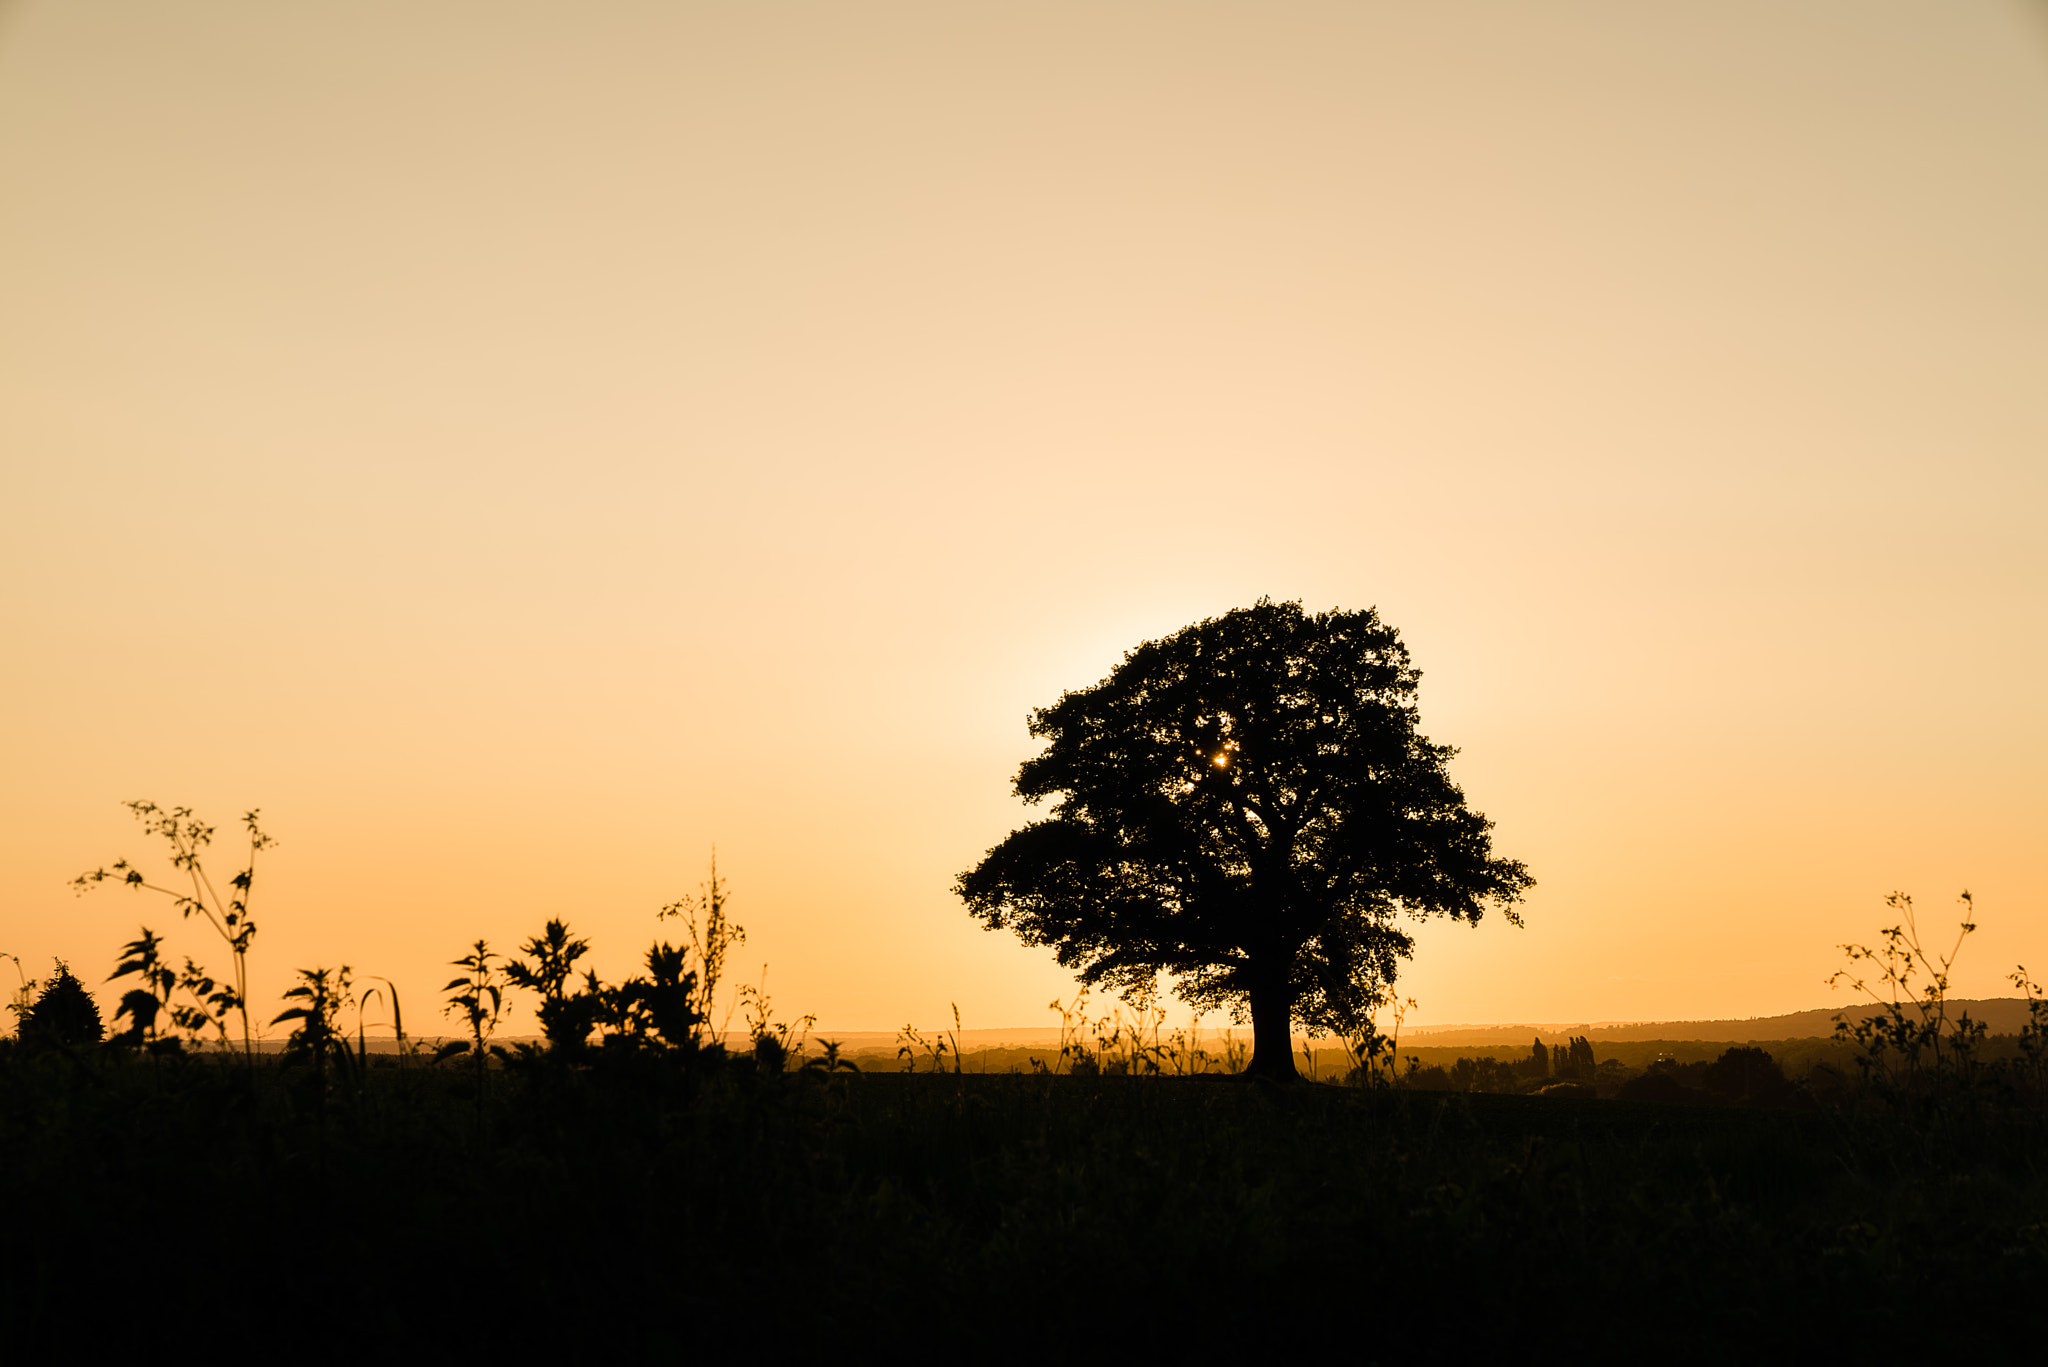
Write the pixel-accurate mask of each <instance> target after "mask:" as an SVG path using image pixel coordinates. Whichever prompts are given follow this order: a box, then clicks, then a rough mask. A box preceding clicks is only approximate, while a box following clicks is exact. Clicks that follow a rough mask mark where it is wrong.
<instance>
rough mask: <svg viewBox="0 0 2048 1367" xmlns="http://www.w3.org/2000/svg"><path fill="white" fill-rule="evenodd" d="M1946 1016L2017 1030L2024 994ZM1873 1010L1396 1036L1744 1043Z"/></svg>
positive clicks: (1488, 1041) (1441, 1040)
mask: <svg viewBox="0 0 2048 1367" xmlns="http://www.w3.org/2000/svg"><path fill="white" fill-rule="evenodd" d="M1948 1011H1949V1015H1950V1017H1951V1018H1953V1017H1955V1016H1958V1015H1960V1014H1962V1013H1963V1012H1965V1011H1967V1012H1969V1015H1970V1019H1971V1020H1978V1021H1983V1022H1984V1023H1985V1024H1986V1025H1987V1026H1989V1027H1990V1029H1991V1033H1992V1034H1994V1035H2017V1034H2018V1033H2019V1032H2020V1029H2021V1027H2022V1026H2024V1025H2025V1024H2026V1023H2027V1001H2026V998H2024V997H1987V998H1973V999H1970V1000H1960V999H1957V1000H1951V1001H1950V1002H1949V1004H1948ZM1876 1014H1877V1008H1875V1007H1870V1006H1865V1007H1861V1008H1854V1007H1841V1006H1822V1007H1816V1008H1815V1009H1813V1010H1811V1011H1794V1012H1792V1013H1791V1014H1790V1015H1785V1016H1754V1017H1751V1018H1750V1019H1748V1020H1711V1021H1628V1022H1621V1021H1595V1022H1590V1023H1582V1024H1578V1025H1558V1024H1545V1025H1537V1024H1528V1025H1453V1026H1445V1027H1443V1028H1442V1029H1436V1030H1428V1029H1424V1030H1408V1031H1403V1032H1402V1035H1401V1039H1402V1042H1403V1043H1404V1044H1406V1043H1413V1044H1426V1045H1430V1046H1432V1047H1439V1048H1445V1047H1450V1048H1455V1047H1467V1046H1473V1045H1494V1044H1528V1043H1529V1042H1530V1041H1531V1040H1532V1039H1541V1040H1543V1041H1544V1042H1545V1043H1546V1044H1548V1043H1552V1042H1554V1041H1556V1040H1560V1039H1566V1038H1569V1037H1570V1036H1573V1035H1584V1036H1585V1037H1586V1038H1587V1039H1589V1040H1591V1041H1593V1042H1594V1043H1596V1044H1597V1043H1599V1042H1600V1041H1602V1040H1607V1041H1611V1042H1614V1043H1622V1042H1625V1041H1629V1040H1715V1041H1724V1042H1726V1043H1729V1044H1748V1043H1751V1042H1752V1041H1755V1040H1787V1039H1818V1038H1822V1037H1824V1036H1827V1035H1832V1034H1833V1033H1834V1032H1835V1017H1836V1016H1837V1015H1843V1016H1846V1017H1847V1018H1849V1019H1858V1018H1861V1017H1864V1016H1871V1015H1876Z"/></svg>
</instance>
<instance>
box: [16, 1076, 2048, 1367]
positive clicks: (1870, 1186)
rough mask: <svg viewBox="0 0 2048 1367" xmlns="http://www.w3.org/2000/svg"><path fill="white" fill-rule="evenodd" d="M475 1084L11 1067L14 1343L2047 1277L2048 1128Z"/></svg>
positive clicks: (438, 1336) (1590, 1346)
mask: <svg viewBox="0 0 2048 1367" xmlns="http://www.w3.org/2000/svg"><path fill="white" fill-rule="evenodd" d="M478 1085H479V1078H478V1075H477V1074H476V1073H475V1072H474V1071H473V1070H471V1069H469V1068H467V1067H466V1066H462V1065H460V1064H459V1063H456V1064H450V1065H444V1066H443V1067H441V1068H438V1069H437V1068H432V1067H429V1066H427V1065H426V1064H425V1061H424V1060H411V1061H409V1066H405V1065H401V1063H400V1061H398V1060H395V1059H394V1060H385V1061H383V1062H382V1064H381V1065H380V1064H379V1063H378V1062H377V1061H373V1062H372V1065H371V1067H370V1068H369V1070H368V1072H367V1073H366V1074H362V1075H359V1076H355V1077H350V1076H348V1075H343V1076H341V1078H340V1080H338V1081H336V1082H334V1083H333V1084H331V1085H330V1086H329V1087H328V1088H326V1089H325V1090H324V1091H323V1089H322V1088H320V1087H319V1086H318V1085H317V1083H316V1081H315V1079H314V1078H313V1077H312V1075H311V1074H310V1072H309V1071H307V1070H303V1069H288V1068H282V1067H278V1066H276V1065H273V1064H268V1063H259V1064H258V1065H257V1066H256V1067H254V1068H253V1069H251V1068H249V1067H247V1066H246V1065H242V1064H240V1063H238V1062H233V1061H224V1060H221V1059H218V1058H211V1059H183V1060H179V1059H170V1060H151V1059H149V1058H147V1057H145V1056H141V1055H138V1054H135V1053H127V1054H116V1053H112V1052H106V1053H100V1054H92V1055H68V1054H62V1053H47V1054H44V1055H41V1056H38V1057H30V1056H27V1055H25V1054H21V1053H17V1052H12V1051H6V1052H0V1201H4V1206H0V1208H4V1209H5V1211H6V1213H7V1217H8V1219H7V1228H8V1233H7V1236H6V1238H5V1239H4V1241H0V1335H4V1336H5V1337H4V1339H0V1341H4V1342H6V1343H9V1344H12V1345H14V1347H15V1348H16V1349H17V1350H19V1349H23V1348H62V1349H64V1350H65V1351H68V1352H73V1353H76V1354H79V1355H81V1356H85V1357H92V1358H97V1357H104V1356H107V1355H109V1354H111V1353H112V1352H115V1351H118V1350H129V1351H137V1352H141V1353H143V1354H146V1355H149V1356H158V1355H161V1354H164V1353H166V1352H169V1351H171V1350H172V1347H173V1345H178V1355H179V1356H185V1355H187V1353H193V1352H197V1353H209V1354H212V1353H218V1354H220V1355H223V1356H227V1357H231V1358H234V1359H237V1360H240V1359H245V1358H248V1357H251V1356H255V1357H260V1358H262V1359H264V1360H273V1359H279V1360H281V1359H292V1360H303V1361H322V1362H324V1361H340V1360H349V1361H355V1360H358V1359H370V1360H376V1359H385V1358H389V1357H390V1356H391V1355H393V1354H403V1355H405V1356H407V1357H411V1356H415V1355H417V1354H419V1353H421V1352H423V1351H428V1350H432V1351H437V1352H447V1353H463V1354H465V1355H467V1354H472V1353H477V1352H482V1351H486V1350H488V1351H490V1352H491V1353H493V1354H496V1353H500V1352H505V1351H512V1352H516V1353H517V1354H518V1355H519V1356H520V1357H527V1356H531V1355H534V1354H553V1355H557V1356H560V1357H562V1358H565V1359H568V1360H571V1361H585V1360H600V1359H608V1358H612V1357H614V1356H616V1355H617V1354H618V1353H621V1352H631V1353H634V1354H647V1355H655V1356H657V1357H659V1358H661V1359H663V1360H673V1359H680V1358H684V1357H694V1356H699V1355H702V1354H705V1353H717V1354H720V1355H725V1354H730V1353H735V1352H740V1353H744V1352H753V1351H760V1352H763V1353H771V1354H775V1355H777V1356H783V1355H787V1354H790V1353H794V1352H805V1353H819V1354H830V1355H833V1356H835V1357H852V1358H856V1359H859V1358H870V1359H883V1358H893V1357H895V1356H898V1355H900V1354H902V1353H904V1352H906V1351H907V1352H910V1353H912V1354H915V1355H920V1356H921V1355H926V1354H932V1355H935V1354H938V1353H942V1352H943V1353H945V1354H946V1355H948V1356H949V1357H954V1358H957V1359H959V1360H961V1361H975V1360H984V1359H994V1360H1023V1359H1042V1358H1043V1356H1044V1355H1046V1354H1049V1353H1069V1352H1071V1353H1077V1354H1079V1355H1081V1356H1083V1357H1087V1358H1094V1357H1100V1356H1102V1355H1104V1354H1106V1353H1108V1352H1111V1351H1117V1352H1138V1351H1143V1352H1148V1353H1149V1352H1155V1351H1156V1352H1169V1353H1175V1354H1180V1353H1186V1352H1189V1351H1194V1352H1196V1353H1199V1354H1200V1355H1201V1356H1202V1357H1203V1358H1207V1357H1209V1356H1211V1355H1214V1354H1228V1355H1231V1356H1233V1357H1234V1356H1239V1355H1244V1354H1252V1353H1268V1352H1271V1351H1274V1350H1276V1349H1280V1350H1285V1349H1301V1348H1315V1349H1322V1350H1331V1351H1334V1352H1337V1353H1341V1354H1342V1356H1343V1358H1344V1360H1356V1361H1375V1360H1378V1361H1389V1362H1391V1361H1396V1360H1405V1359H1409V1358H1412V1357H1414V1356H1416V1355H1419V1354H1427V1355H1429V1356H1432V1357H1438V1358H1441V1357H1445V1356H1449V1357H1451V1358H1453V1359H1456V1358H1460V1357H1463V1356H1466V1355H1469V1354H1476V1353H1480V1352H1486V1353H1489V1354H1493V1353H1499V1354H1508V1355H1528V1354H1532V1353H1535V1354H1540V1355H1542V1356H1551V1355H1555V1354H1557V1353H1559V1352H1566V1351H1569V1352H1573V1353H1582V1354H1586V1355H1591V1356H1595V1357H1602V1358H1604V1357H1608V1356H1613V1355H1616V1354H1619V1353H1623V1352H1626V1353H1630V1354H1632V1355H1633V1354H1646V1355H1654V1356H1655V1357H1657V1358H1659V1359H1675V1360H1680V1361H1687V1360H1703V1359H1706V1358H1718V1357H1721V1356H1725V1355H1726V1354H1727V1353H1729V1352H1734V1351H1739V1352H1743V1353H1745V1354H1749V1355H1754V1356H1762V1357H1766V1358H1776V1357H1781V1356H1785V1355H1789V1354H1792V1353H1795V1352H1797V1353H1806V1352H1811V1353H1823V1352H1828V1353H1841V1352H1844V1351H1853V1352H1864V1351H1873V1350H1876V1349H1878V1348H1882V1350H1883V1351H1885V1352H1886V1353H1887V1354H1890V1353H1896V1352H1901V1351H1907V1350H1912V1349H1920V1348H1926V1349H1941V1350H1944V1351H1949V1352H1965V1353H1968V1352H1985V1351H2003V1352H2007V1353H2009V1352H2011V1351H2012V1350H2013V1349H2015V1348H2020V1347H2025V1346H2031V1345H2032V1344H2033V1343H2034V1341H2035V1339H2036V1338H2037V1337H2038V1330H2039V1328H2040V1325H2041V1323H2042V1316H2041V1313H2040V1312H2039V1311H2038V1310H2037V1309H2036V1308H2035V1301H2036V1298H2037V1297H2038V1295H2039V1292H2040V1288H2041V1287H2042V1286H2043V1285H2044V1284H2048V1180H2044V1175H2043V1171H2042V1155H2043V1152H2044V1149H2043V1143H2042V1141H2043V1139H2044V1126H2043V1124H2042V1122H2041V1120H2040V1118H2039V1116H2038V1113H2036V1112H2033V1111H2031V1110H2013V1109H2008V1108H1996V1107H1985V1106H1980V1105H1975V1104H1972V1105H1963V1104H1961V1103H1959V1104H1957V1105H1955V1106H1951V1107H1948V1108H1945V1109H1939V1110H1927V1111H1922V1112H1919V1113H1916V1114H1915V1115H1914V1116H1913V1117H1911V1118H1901V1117H1898V1116H1883V1115H1864V1114H1851V1113H1847V1112H1843V1111H1838V1110H1831V1109H1827V1108H1812V1107H1809V1108H1806V1109H1796V1110H1760V1109H1742V1108H1735V1107H1728V1108H1715V1107H1695V1106H1659V1105H1651V1104H1633V1103H1629V1102H1625V1101H1611V1100H1603V1101H1581V1100H1568V1099H1561V1098H1558V1097H1541V1096H1514V1095H1471V1094H1450V1095H1446V1094H1431V1093H1417V1092H1404V1091H1386V1090H1381V1091H1368V1090H1357V1089H1351V1088H1339V1087H1329V1086H1311V1085H1301V1086H1294V1087H1287V1086H1274V1085H1270V1084H1254V1083H1247V1082H1245V1081H1242V1080H1239V1079H1232V1078H1223V1077H1205V1078H1170V1077H1105V1078H1096V1079H1089V1078H1073V1077H1046V1076H1029V1075H991V1076H972V1075H969V1076H964V1077H963V1076H949V1075H932V1074H920V1075H915V1076H911V1075H904V1074H901V1073H870V1074H860V1075H854V1074H848V1073H838V1074H833V1075H829V1076H827V1075H822V1074H819V1073H815V1072H814V1073H804V1074H796V1073H790V1074H757V1073H755V1072H753V1071H751V1070H750V1069H748V1068H746V1067H743V1066H741V1065H740V1064H738V1063H724V1062H719V1061H717V1060H716V1059H715V1057H714V1058H711V1059H709V1060H707V1059H705V1058H703V1057H700V1058H699V1059H697V1060H696V1061H695V1062H694V1063H692V1062H689V1061H687V1060H685V1059H683V1058H681V1057H680V1056H678V1055H676V1054H673V1053H653V1052H649V1053H646V1054H642V1055H627V1056H624V1057H621V1058H618V1059H607V1060H603V1061H601V1063H599V1064H594V1065H584V1066H576V1067H570V1066H565V1065H561V1064H557V1063H553V1062H550V1061H548V1060H545V1059H542V1060H539V1061H536V1062H534V1063H531V1064H528V1065H525V1066H522V1067H511V1068H506V1069H493V1070H491V1071H490V1072H489V1073H487V1074H486V1075H484V1077H483V1078H482V1085H483V1089H484V1090H483V1095H482V1097H481V1098H479V1096H478V1093H477V1087H478ZM10 1356H11V1357H14V1360H16V1361H28V1360H30V1359H29V1358H28V1357H21V1356H14V1354H10ZM37 1360H41V1359H37Z"/></svg>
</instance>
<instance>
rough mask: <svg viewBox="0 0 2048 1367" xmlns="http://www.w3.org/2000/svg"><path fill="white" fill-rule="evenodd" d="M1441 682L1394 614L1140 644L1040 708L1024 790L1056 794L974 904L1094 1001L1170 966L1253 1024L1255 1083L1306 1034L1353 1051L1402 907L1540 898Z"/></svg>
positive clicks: (1263, 617) (1020, 778)
mask: <svg viewBox="0 0 2048 1367" xmlns="http://www.w3.org/2000/svg"><path fill="white" fill-rule="evenodd" d="M1419 678H1420V675H1419V673H1418V671H1417V670H1416V669H1415V667H1414V665H1413V664H1412V662H1411V661H1410V659H1409V655H1408V650H1407V648H1406V647H1405V646H1404V645H1402V643H1401V640H1400V636H1399V634H1398V633H1397V632H1396V631H1395V630H1394V629H1393V628H1392V627H1390V626H1387V625H1386V624H1385V623H1383V622H1381V621H1380V619H1379V617H1378V615H1377V614H1376V613H1375V612H1374V611H1372V610H1371V609H1367V610H1365V611H1361V612H1325V613H1318V614H1314V615H1311V614H1308V613H1305V612H1303V611H1302V608H1301V605H1300V604H1299V603H1275V602H1272V601H1271V600H1268V599H1261V600H1260V601H1259V602H1258V603H1257V604H1256V605H1255V606H1253V607H1250V608H1242V609H1239V610H1237V611H1234V612H1230V613H1227V614H1225V615H1224V616H1222V617H1219V618H1212V619H1209V620H1206V621H1203V622H1200V623H1197V624H1196V625H1194V626H1191V627H1188V628H1186V629H1184V630H1182V631H1180V632H1178V633H1176V634H1174V635H1172V636H1169V637H1167V638H1165V639H1163V640H1157V641H1148V642H1145V643H1144V644H1142V645H1140V646H1138V647H1137V648H1136V649H1135V650H1132V651H1131V652H1130V653H1129V654H1127V655H1126V656H1125V657H1124V661H1123V663H1122V664H1121V665H1119V666H1118V667H1117V669H1116V670H1115V671H1114V672H1112V673H1111V674H1110V675H1109V677H1108V678H1106V679H1104V680H1102V682H1100V683H1098V684H1096V685H1095V686H1093V687H1091V688H1085V689H1081V690H1079V691H1076V692H1069V693H1067V694H1065V695H1064V696H1062V697H1061V698H1060V700H1059V701H1058V702H1057V703H1055V704H1053V705H1052V706H1050V707H1045V708H1040V709H1038V710H1037V711H1035V712H1033V713H1032V714H1031V717H1030V721H1029V726H1030V731H1031V734H1032V735H1033V736H1035V737H1037V738H1039V739H1040V740H1042V741H1044V742H1045V749H1044V752H1043V753H1041V754H1040V755H1039V756H1037V757H1036V758H1034V759H1031V760H1029V761H1027V762H1026V763H1025V764H1024V765H1023V767H1022V768H1021V769H1020V770H1019V771H1018V774H1017V780H1016V793H1017V796H1019V797H1021V798H1023V799H1025V800H1026V801H1027V802H1039V801H1043V800H1045V799H1048V798H1050V799H1053V807H1052V811H1051V815H1050V816H1049V818H1048V819H1045V820H1042V821H1037V822H1034V823H1032V824H1030V825H1028V826H1026V827H1024V828H1023V829H1021V830H1018V831H1015V832H1013V833H1012V834H1011V835H1010V836H1009V838H1008V839H1006V840H1004V841H1003V842H1002V843H1001V844H1000V845H998V846H996V847H995V848H994V849H992V850H990V851H989V852H988V854H987V856H986V857H985V858H984V859H983V860H982V861H981V863H980V864H979V865H977V866H976V867H975V868H973V869H970V870H969V871H967V872H966V873H963V874H962V875H961V876H960V879H959V882H958V884H957V885H956V888H955V890H956V892H957V893H958V894H959V895H960V896H961V897H962V898H963V899H964V900H965V901H966V903H967V906H968V908H969V910H970V912H971V913H972V914H973V915H974V916H976V917H977V918H979V919H980V920H981V921H982V923H983V924H984V925H986V926H987V927H988V928H990V929H1008V930H1013V931H1015V932H1016V933H1017V934H1018V935H1019V936H1021V937H1022V938H1023V939H1024V941H1025V942H1026V943H1028V944H1037V945H1050V946H1052V947H1053V948H1054V950H1055V952H1056V955H1057V957H1058V960H1059V962H1060V964H1061V965H1062V966H1064V967H1067V968H1072V969H1076V970H1078V972H1079V974H1080V977H1081V978H1082V980H1083V981H1084V982H1086V983H1089V984H1106V985H1109V986H1110V987H1112V988H1115V989H1117V990H1119V991H1128V990H1133V989H1140V990H1141V989H1142V988H1143V987H1144V986H1145V985H1147V984H1149V983H1151V982H1152V980H1153V978H1154V976H1155V975H1156V974H1158V973H1159V972H1161V971H1164V972H1167V973H1170V974H1172V975H1174V977H1175V979H1176V985H1175V986H1176V991H1177V992H1178V993H1179V995H1180V996H1182V997H1183V998H1184V999H1186V1000H1188V1001H1190V1002H1192V1003H1194V1004H1196V1005H1197V1006H1198V1007H1204V1008H1210V1007H1216V1006H1225V1007H1227V1008H1229V1009H1231V1010H1232V1011H1233V1013H1234V1014H1236V1015H1237V1017H1238V1018H1239V1019H1242V1017H1243V1014H1244V1013H1246V1012H1247V1011H1248V1013H1249V1015H1250V1017H1251V1022H1252V1027H1253V1035H1254V1055H1253V1059H1252V1064H1251V1069H1250V1071H1252V1072H1253V1073H1256V1074H1263V1075H1266V1076H1273V1077H1293V1076H1294V1075H1295V1068H1294V1061H1293V1057H1292V1045H1291V1042H1290V1036H1291V1031H1292V1026H1293V1025H1294V1024H1295V1023H1296V1022H1299V1023H1300V1024H1301V1025H1303V1026H1305V1027H1307V1028H1308V1029H1309V1030H1310V1031H1311V1032H1315V1033H1336V1034H1348V1033H1350V1032H1352V1031H1354V1030H1356V1029H1358V1028H1360V1027H1361V1026H1362V1025H1363V1024H1364V1023H1365V1022H1367V1021H1369V1020H1370V1017H1371V1014H1372V1011H1373V1009H1374V1008H1375V1007H1376V1006H1378V1005H1380V1004H1381V1003H1382V1002H1383V1001H1384V1000H1385V997H1386V993H1387V991H1388V988H1389V985H1390V984H1391V982H1392V981H1393V978H1394V975H1395V970H1396V961H1397V960H1398V959H1400V958H1403V957H1406V956H1407V955H1408V954H1409V953H1410V952H1411V950H1412V940H1411V939H1410V937H1409V936H1408V935H1407V934H1406V933H1405V932H1403V931H1402V930H1400V929H1399V928H1398V927H1397V926H1396V925H1395V923H1394V922H1395V918H1396V916H1397V915H1399V914H1403V913H1405V914H1407V915H1410V916H1417V917H1420V916H1447V917H1451V918H1453V919H1457V920H1463V921H1477V920H1479V919H1480V917H1481V915H1482V914H1483V913H1484V911H1485V910H1486V909H1488V908H1497V909H1499V910H1500V911H1501V912H1503V913H1504V914H1505V915H1506V916H1507V917H1508V918H1509V919H1510V920H1511V921H1517V920H1518V918H1517V917H1516V915H1515V912H1514V905H1515V903H1516V902H1517V901H1519V900H1520V898H1521V897H1522V895H1523V893H1524V892H1525V891H1526V890H1527V889H1528V888H1529V887H1530V886H1531V882H1532V880H1531V879H1530V877H1529V874H1528V872H1527V871H1526V870H1525V869H1524V868H1523V867H1522V865H1521V864H1519V863H1515V862H1513V861H1510V860H1506V859H1501V858H1497V857H1496V856H1495V855H1494V854H1493V851H1492V846H1491V839H1490V835H1489V832H1490V829H1491V823H1489V822H1488V821H1487V819H1486V818H1485V817H1484V816H1482V815H1480V814H1479V813H1477V812H1475V811H1472V810H1471V809H1470V808H1469V807H1467V806H1466V803H1465V797H1464V794H1463V793H1462V792H1461V791H1460V790H1459V788H1458V786H1457V784H1455V783H1454V782H1452V780H1451V777H1450V774H1449V771H1448V768H1447V765H1448V763H1449V761H1450V759H1451V757H1452V755H1453V754H1454V753H1455V752H1454V751H1453V750H1452V749H1451V747H1449V746H1443V745H1436V744H1432V743H1431V742H1430V741H1429V740H1428V739H1426V738H1425V737H1424V736H1423V735H1422V733H1421V731H1420V729H1419V718H1418V714H1417V709H1416V687H1417V682H1418V680H1419Z"/></svg>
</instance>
